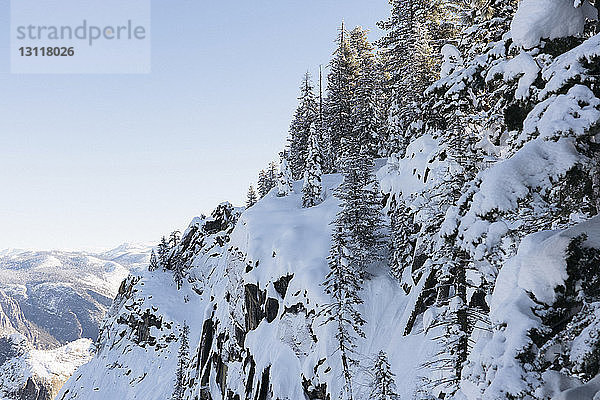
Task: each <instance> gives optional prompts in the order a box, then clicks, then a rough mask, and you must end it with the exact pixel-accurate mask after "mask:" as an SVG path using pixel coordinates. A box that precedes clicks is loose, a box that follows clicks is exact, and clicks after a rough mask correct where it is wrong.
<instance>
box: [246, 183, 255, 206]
mask: <svg viewBox="0 0 600 400" xmlns="http://www.w3.org/2000/svg"><path fill="white" fill-rule="evenodd" d="M257 201H258V199H257V197H256V192H255V191H254V186H252V185H250V187H249V188H248V195H247V197H246V208H250V207H252V206H253V205H255V204H256V202H257Z"/></svg>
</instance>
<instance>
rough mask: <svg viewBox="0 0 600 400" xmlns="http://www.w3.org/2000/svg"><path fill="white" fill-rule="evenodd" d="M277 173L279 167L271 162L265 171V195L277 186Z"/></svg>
mask: <svg viewBox="0 0 600 400" xmlns="http://www.w3.org/2000/svg"><path fill="white" fill-rule="evenodd" d="M278 171H279V166H278V165H277V163H276V162H275V161H271V162H270V163H269V165H268V166H267V169H266V171H265V173H266V178H267V179H266V180H267V193H269V192H270V191H271V189H273V188H274V187H275V186H277V176H278Z"/></svg>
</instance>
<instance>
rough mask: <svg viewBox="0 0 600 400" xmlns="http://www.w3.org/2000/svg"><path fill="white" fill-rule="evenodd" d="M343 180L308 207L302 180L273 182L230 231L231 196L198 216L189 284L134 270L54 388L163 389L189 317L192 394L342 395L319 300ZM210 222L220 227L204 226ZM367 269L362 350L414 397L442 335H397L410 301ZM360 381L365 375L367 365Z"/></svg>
mask: <svg viewBox="0 0 600 400" xmlns="http://www.w3.org/2000/svg"><path fill="white" fill-rule="evenodd" d="M339 182H340V176H339V175H327V176H324V187H325V188H326V198H325V201H324V202H323V203H322V204H320V205H319V206H316V207H312V208H310V209H305V208H302V207H301V195H300V194H299V193H300V188H301V184H302V182H296V183H295V193H294V194H292V195H289V196H286V197H277V196H276V195H275V192H274V191H272V192H271V193H270V194H269V195H267V196H266V197H265V198H264V199H262V200H261V201H260V202H259V203H257V204H256V205H255V206H253V207H252V208H250V209H248V210H246V211H245V212H244V213H242V214H241V216H240V217H239V220H238V221H237V223H236V224H235V228H234V229H232V228H233V225H232V223H223V222H222V221H220V220H219V214H221V215H222V214H223V212H222V208H223V207H226V206H221V207H220V208H221V211H218V210H219V209H218V210H217V214H215V215H214V216H213V217H210V218H208V219H195V220H194V221H193V222H192V224H191V225H190V228H188V230H187V231H186V233H185V234H184V235H183V238H182V240H181V243H182V244H183V243H185V242H186V241H187V242H188V243H186V244H185V246H182V245H180V248H179V249H178V252H179V254H180V256H183V255H184V254H187V253H189V252H192V253H193V257H191V258H190V259H189V260H190V261H189V264H190V266H191V268H190V270H189V279H188V281H187V282H186V283H185V284H184V286H183V288H182V290H180V291H177V290H176V288H175V284H174V283H173V281H172V273H171V272H169V271H167V272H163V271H155V272H148V271H145V272H143V273H140V274H138V275H134V276H131V277H130V278H128V279H127V280H126V281H125V282H124V284H123V285H122V287H121V290H120V292H119V295H118V297H117V300H116V302H115V304H114V305H113V308H112V309H111V311H110V312H109V316H108V319H107V320H106V324H105V326H104V327H103V329H102V333H101V335H100V337H99V344H100V347H99V351H98V354H97V355H96V357H95V358H94V359H93V360H92V361H91V362H90V363H88V364H86V365H84V366H83V367H82V368H80V369H79V370H78V371H77V372H76V374H75V375H74V376H73V378H72V379H71V380H70V381H69V382H68V383H67V384H66V385H65V386H64V388H63V390H62V391H61V394H60V396H59V397H58V398H59V399H84V398H85V399H90V400H91V399H104V398H116V397H125V398H128V399H145V400H151V399H164V398H168V397H169V396H170V394H171V391H172V382H173V379H174V376H175V367H176V363H177V359H176V357H175V354H176V353H177V348H178V344H177V338H178V337H179V336H180V335H179V330H180V329H181V326H182V325H183V324H184V322H185V323H187V324H188V325H189V326H190V344H191V355H192V358H193V360H192V362H191V366H190V369H189V371H188V374H189V385H188V386H189V387H188V389H187V392H186V394H187V396H189V397H186V398H213V399H217V398H222V396H223V394H222V393H224V395H225V396H230V397H229V398H255V396H258V398H261V399H263V398H265V397H264V395H265V394H266V393H267V392H268V393H271V396H272V398H279V399H302V398H305V397H304V396H305V394H306V395H307V396H309V397H311V398H324V397H322V396H324V395H325V393H337V392H338V391H339V390H340V389H341V387H340V379H338V378H339V374H340V372H341V371H340V369H339V362H338V361H337V357H339V354H337V353H336V351H335V347H336V346H335V343H334V341H333V340H334V339H333V332H331V331H329V330H330V329H331V328H330V327H329V326H324V325H323V324H322V322H323V319H322V317H321V316H320V315H319V310H320V308H319V307H320V306H322V305H324V304H327V303H328V302H330V299H328V297H327V296H326V295H325V293H324V291H323V287H322V286H321V282H323V281H324V280H325V276H326V274H327V269H328V268H327V261H326V259H327V255H328V252H329V245H330V234H331V226H330V223H331V221H332V219H333V218H334V216H335V214H336V212H337V209H338V207H337V206H338V201H337V199H336V198H334V197H333V196H332V195H331V193H332V188H334V187H335V186H336V185H337V184H339ZM235 212H236V211H235V210H234V209H232V208H231V209H230V211H229V213H230V214H235ZM214 221H217V223H216V224H215V222H214ZM214 225H220V227H219V228H220V229H219V230H220V231H216V232H215V231H212V232H209V231H207V227H208V226H214ZM222 229H224V230H222ZM219 238H221V239H219ZM372 273H373V279H371V280H369V281H368V283H367V284H366V287H365V288H364V293H363V295H364V299H365V303H364V304H363V306H364V307H363V309H362V312H363V315H364V317H365V319H366V320H367V321H368V325H367V326H366V333H367V335H366V336H367V340H364V341H363V342H361V343H359V353H360V354H362V355H364V356H365V357H366V358H367V359H368V358H371V357H373V356H374V355H376V354H377V353H378V352H379V351H380V350H382V349H383V350H385V351H387V352H388V353H389V355H390V360H391V363H392V365H394V366H395V369H394V372H395V373H396V375H397V376H398V377H402V378H401V379H402V380H401V382H400V383H401V384H400V385H399V387H400V388H402V393H403V394H404V395H405V396H407V397H408V396H411V395H412V394H413V393H414V392H415V390H416V388H417V387H418V386H419V384H420V376H419V368H418V366H419V365H420V364H421V363H423V362H424V360H425V359H427V357H429V356H431V354H432V353H434V352H435V351H436V349H435V343H434V342H433V341H431V340H429V339H427V338H426V337H425V335H424V333H423V329H421V328H420V327H419V328H417V329H415V330H414V333H413V334H412V335H410V336H407V337H401V336H399V335H397V331H398V329H399V327H400V326H402V325H403V324H406V320H407V318H408V317H409V315H407V313H406V312H405V309H406V305H407V303H409V302H411V301H414V299H412V298H410V297H409V296H407V295H406V294H405V293H404V291H403V290H402V289H401V288H400V286H399V284H398V283H397V282H396V281H395V280H393V279H392V278H390V277H389V274H388V273H387V272H386V271H385V270H384V269H382V270H374V271H372ZM390 299H393V301H390ZM380 321H387V323H386V324H381V323H379V322H380ZM357 379H358V380H360V381H362V382H366V381H367V380H368V379H369V371H368V370H364V371H362V372H361V374H360V376H359V377H357ZM358 390H359V392H362V391H364V390H365V389H364V388H363V389H361V388H360V386H359V389H358ZM228 393H229V394H228ZM236 395H237V397H236Z"/></svg>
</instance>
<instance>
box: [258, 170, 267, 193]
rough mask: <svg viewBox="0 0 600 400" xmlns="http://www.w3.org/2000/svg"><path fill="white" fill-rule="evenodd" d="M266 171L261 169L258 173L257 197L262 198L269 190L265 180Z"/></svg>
mask: <svg viewBox="0 0 600 400" xmlns="http://www.w3.org/2000/svg"><path fill="white" fill-rule="evenodd" d="M267 179H268V178H267V173H266V172H265V170H264V169H261V170H260V172H259V173H258V184H257V185H258V186H257V189H258V197H259V198H260V199H262V198H263V197H265V195H266V194H267V193H268V192H269V183H268V182H267Z"/></svg>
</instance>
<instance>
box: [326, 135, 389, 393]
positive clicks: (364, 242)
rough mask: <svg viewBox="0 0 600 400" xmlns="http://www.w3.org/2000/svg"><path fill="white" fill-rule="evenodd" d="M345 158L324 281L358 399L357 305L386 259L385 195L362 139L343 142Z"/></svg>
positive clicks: (344, 361) (328, 308)
mask: <svg viewBox="0 0 600 400" xmlns="http://www.w3.org/2000/svg"><path fill="white" fill-rule="evenodd" d="M342 145H343V149H344V157H343V159H342V161H341V163H340V167H341V169H342V174H343V177H344V179H343V181H342V184H341V185H340V186H339V187H338V188H337V190H336V191H335V196H336V197H338V198H339V199H340V200H341V210H340V211H339V213H338V214H337V217H336V219H335V221H334V230H333V235H332V247H331V253H330V256H329V269H330V271H329V274H328V275H327V279H326V281H325V283H324V286H325V289H326V292H327V293H329V294H331V296H332V300H333V302H332V303H331V304H329V305H327V306H326V307H325V308H324V313H325V315H326V316H327V319H326V323H330V322H333V323H334V324H335V329H336V340H337V341H338V350H339V351H340V356H341V361H342V369H343V374H344V379H345V381H346V397H347V398H348V399H352V378H353V371H352V370H353V368H354V367H355V366H356V365H357V364H358V360H357V358H356V354H354V350H355V346H356V345H355V339H356V335H358V336H360V337H364V332H363V330H362V326H363V325H364V324H365V320H364V319H363V318H362V316H361V314H360V312H359V311H358V309H357V306H358V305H359V304H361V303H362V299H361V298H360V295H359V292H360V290H361V286H362V283H363V282H364V280H365V279H367V278H368V277H369V272H368V267H369V266H370V265H371V264H372V263H374V262H376V261H377V260H379V259H380V254H379V253H380V251H381V247H382V236H381V233H380V229H381V224H382V219H381V213H380V210H381V201H380V200H381V199H380V194H379V188H378V185H377V181H376V179H375V176H374V172H373V159H372V157H370V156H369V152H368V151H367V150H366V149H365V146H362V147H361V146H360V145H359V143H358V139H357V138H354V137H350V138H348V139H345V140H343V141H342Z"/></svg>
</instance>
